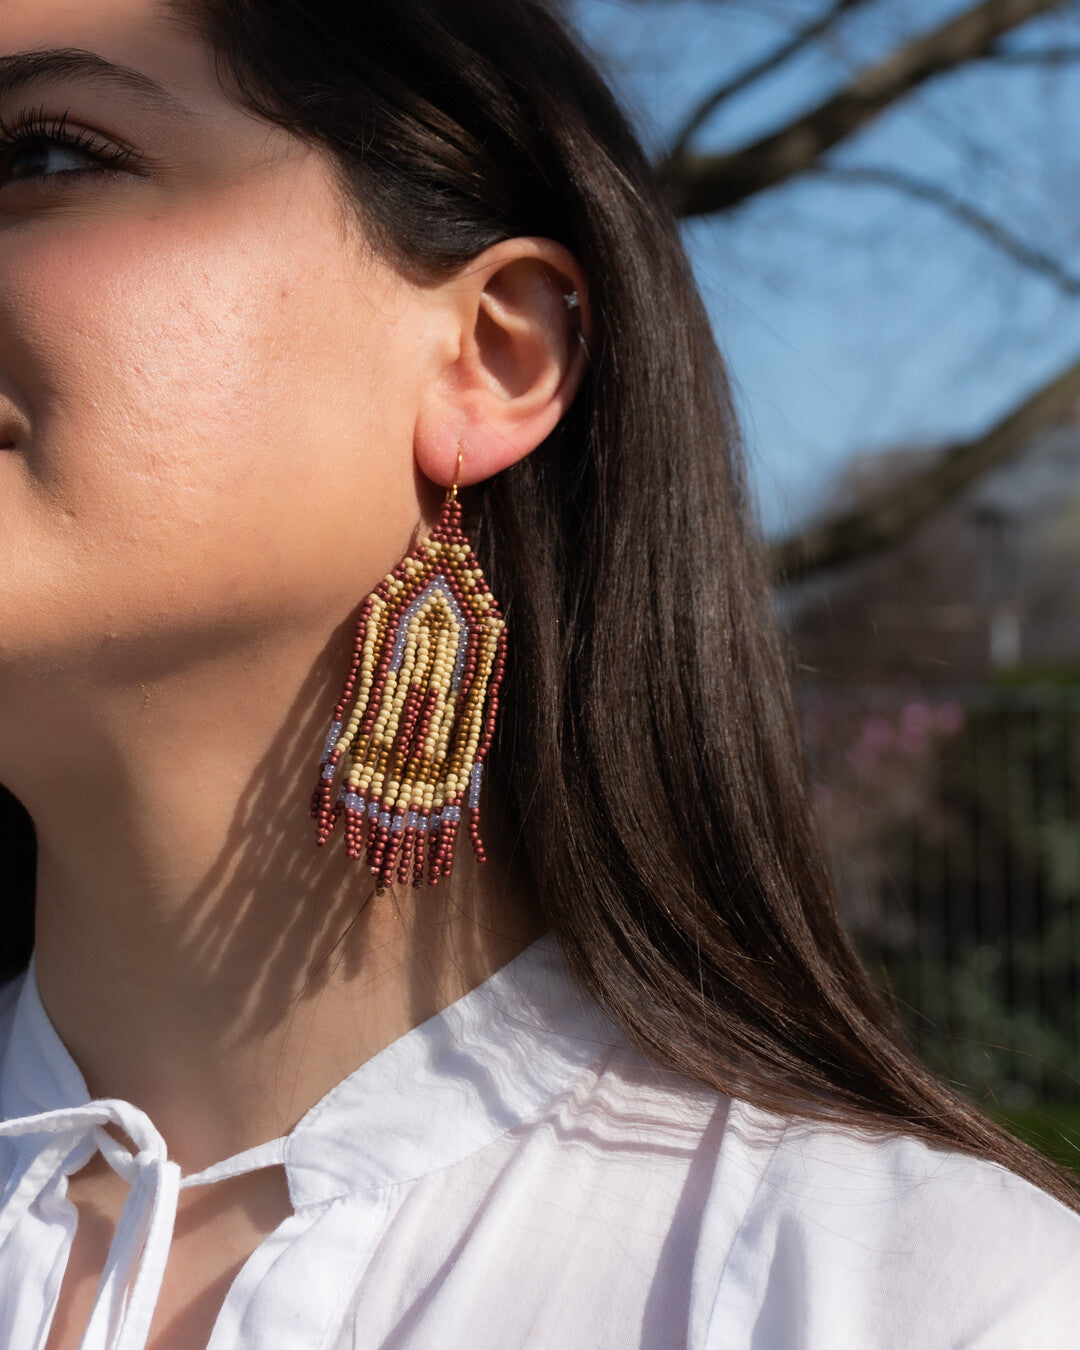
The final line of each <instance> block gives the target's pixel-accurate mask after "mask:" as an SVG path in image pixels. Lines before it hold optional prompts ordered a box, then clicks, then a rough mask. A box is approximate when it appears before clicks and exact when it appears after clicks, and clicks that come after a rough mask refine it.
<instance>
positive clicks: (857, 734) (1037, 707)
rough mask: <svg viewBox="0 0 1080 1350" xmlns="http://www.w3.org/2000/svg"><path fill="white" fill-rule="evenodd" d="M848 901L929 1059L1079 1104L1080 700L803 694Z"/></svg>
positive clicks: (874, 967) (809, 743)
mask: <svg viewBox="0 0 1080 1350" xmlns="http://www.w3.org/2000/svg"><path fill="white" fill-rule="evenodd" d="M800 704H801V713H802V720H803V732H804V738H805V743H806V747H807V751H808V754H809V757H810V764H811V771H812V776H813V780H814V794H815V802H816V806H817V810H818V815H819V818H820V821H821V825H822V829H823V831H824V835H825V839H826V843H827V846H828V848H829V851H830V855H831V860H832V865H833V872H834V876H835V879H836V884H837V892H838V898H839V902H840V905H841V908H842V910H843V911H844V913H845V916H846V918H847V921H848V924H849V927H850V928H851V930H852V931H853V933H854V935H855V938H856V941H857V942H858V944H859V946H860V948H861V950H862V952H863V954H864V956H865V958H866V961H867V963H868V965H869V967H870V968H871V971H872V972H873V973H874V974H875V975H876V976H877V978H878V979H879V980H880V981H881V982H882V983H883V984H885V985H886V986H887V987H889V988H890V989H891V990H892V991H893V992H894V994H895V995H896V996H897V998H898V999H899V1001H900V1006H901V1008H902V1009H903V1011H904V1015H905V1017H906V1020H907V1024H908V1028H909V1032H910V1034H911V1037H912V1039H913V1040H914V1041H915V1042H916V1044H917V1045H918V1047H919V1048H920V1050H921V1051H922V1053H923V1054H924V1055H925V1056H926V1057H927V1058H928V1059H929V1060H930V1061H931V1062H932V1063H934V1064H935V1065H936V1067H938V1068H939V1069H941V1070H942V1071H944V1072H945V1073H946V1074H947V1075H948V1076H949V1077H950V1078H952V1079H954V1080H955V1081H958V1082H960V1083H963V1084H964V1085H966V1086H967V1087H969V1088H971V1089H973V1090H975V1091H976V1092H978V1093H982V1092H986V1091H989V1092H992V1093H993V1094H994V1096H995V1097H996V1098H997V1100H998V1101H999V1102H1000V1103H1001V1104H1002V1105H1004V1106H1017V1107H1019V1106H1024V1105H1026V1104H1028V1103H1032V1102H1040V1103H1049V1102H1059V1103H1070V1104H1074V1105H1075V1104H1078V1103H1080V688H1052V687H1041V688H1035V687H1028V688H1022V689H1021V688H1017V689H997V688H994V689H951V690H935V691H933V692H932V693H928V692H926V691H922V692H913V691H905V690H898V689H865V688H862V689H847V690H843V691H837V690H830V691H827V692H826V691H822V690H821V689H813V688H805V689H803V690H801V691H800Z"/></svg>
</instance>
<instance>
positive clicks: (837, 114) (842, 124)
mask: <svg viewBox="0 0 1080 1350" xmlns="http://www.w3.org/2000/svg"><path fill="white" fill-rule="evenodd" d="M637 3H638V4H639V5H641V6H642V7H643V8H644V7H646V5H645V3H644V0H637ZM648 7H650V8H651V9H652V10H653V11H662V10H663V9H664V8H665V5H664V4H663V3H658V0H648ZM668 7H669V8H670V10H671V12H672V13H673V14H674V13H675V12H676V11H678V10H679V9H680V8H682V9H683V10H685V9H686V6H685V5H684V6H681V7H680V5H679V3H678V0H668ZM697 8H698V10H701V9H702V8H703V6H701V5H699V6H697ZM704 8H706V9H707V8H715V10H716V11H717V12H718V13H719V14H721V15H723V14H724V13H725V12H726V13H727V14H729V15H730V16H732V17H735V16H737V15H740V14H741V15H742V16H743V17H745V14H746V12H747V10H748V6H747V4H746V3H745V0H711V5H707V6H704ZM749 8H750V9H752V10H753V11H754V12H755V13H757V12H762V13H764V12H765V11H768V14H769V16H770V18H771V19H772V20H773V22H774V23H778V24H780V25H782V26H783V27H785V28H786V30H787V32H786V35H785V36H783V37H782V38H781V39H780V40H779V41H778V42H776V43H775V44H774V45H771V46H768V47H766V48H765V49H764V50H762V51H759V52H757V53H756V54H754V55H753V56H752V58H751V59H750V60H749V61H747V62H746V64H745V65H743V66H742V67H741V68H738V69H736V70H735V72H734V73H729V74H727V75H726V76H725V77H724V78H722V79H720V80H719V81H718V82H717V83H716V85H715V87H713V88H710V89H709V90H708V91H707V92H706V93H705V94H704V95H703V96H702V97H700V98H698V100H697V101H696V103H695V104H694V105H693V106H692V108H691V109H690V111H689V112H688V113H687V114H685V115H684V116H683V117H682V120H681V122H680V124H679V125H677V127H676V129H675V131H674V134H670V135H669V136H668V138H667V144H666V145H665V146H664V147H663V148H662V149H661V150H660V153H659V154H658V156H657V164H658V168H659V171H660V173H661V175H662V177H663V180H664V182H665V183H666V185H667V188H668V191H669V194H670V197H671V201H672V203H673V205H674V207H675V209H676V211H677V213H678V214H679V215H680V216H681V217H682V218H684V219H686V220H691V219H693V218H697V217H703V216H713V217H715V216H718V215H723V214H733V213H735V212H737V211H739V210H740V208H742V207H744V205H745V204H746V203H747V202H749V201H751V200H752V199H754V198H757V197H759V196H761V195H762V194H765V193H775V192H777V191H778V190H784V189H786V188H790V187H791V186H793V185H794V184H795V183H796V182H806V181H808V180H809V179H811V178H814V179H817V180H822V181H827V182H829V183H830V184H835V185H837V186H850V187H860V186H861V187H876V188H878V189H884V190H887V191H891V192H894V193H897V194H901V195H902V196H904V197H905V198H907V199H909V200H916V201H918V202H921V203H923V204H925V205H926V206H928V207H930V208H932V209H934V210H936V211H938V212H940V213H942V214H943V216H944V217H946V218H947V219H948V220H949V221H950V222H951V223H952V224H953V225H954V226H959V227H960V228H961V229H963V230H966V231H969V232H972V233H973V234H974V235H977V236H978V238H979V240H980V241H981V242H982V244H983V245H985V246H989V247H991V248H992V249H994V250H995V251H996V252H997V253H998V254H999V255H1000V257H1001V258H1002V260H1003V261H1004V262H1005V263H1006V264H1007V265H1008V266H1010V267H1012V268H1017V269H1020V270H1021V271H1023V272H1024V273H1028V274H1031V275H1033V276H1037V277H1039V278H1040V279H1042V280H1043V281H1045V282H1048V283H1050V284H1051V285H1052V286H1053V287H1054V288H1055V289H1056V290H1057V291H1058V292H1059V293H1060V294H1062V295H1065V296H1068V297H1075V296H1077V295H1080V269H1078V270H1077V271H1076V272H1074V271H1073V270H1072V268H1071V267H1070V265H1069V261H1068V258H1067V257H1066V256H1064V255H1065V254H1066V253H1067V250H1066V249H1062V250H1061V251H1060V254H1059V253H1058V252H1055V250H1054V249H1053V248H1052V247H1050V245H1049V244H1048V242H1047V240H1046V238H1045V233H1046V231H1044V230H1043V229H1035V230H1028V231H1024V230H1022V229H1020V228H1018V227H1017V225H1016V224H1015V223H1014V222H1013V221H1012V220H1009V219H1005V218H1003V216H1001V215H997V214H995V213H994V212H993V210H991V209H990V208H988V207H986V206H984V205H982V204H980V203H979V202H977V201H974V200H971V199H970V195H967V196H966V195H963V194H962V193H961V192H960V191H959V190H958V188H957V187H956V186H955V185H954V184H953V183H951V182H947V181H942V178H941V176H940V175H931V174H929V173H926V172H923V170H922V167H921V164H920V148H919V146H918V144H917V143H916V142H914V141H913V142H912V144H911V147H910V152H909V154H908V160H909V162H906V163H905V162H903V159H902V156H901V159H900V162H897V158H896V157H895V156H893V157H891V158H890V160H889V162H883V163H872V162H867V161H866V160H865V158H864V157H856V158H855V159H853V157H852V156H851V155H849V154H846V153H845V154H838V153H837V151H842V150H845V149H846V147H847V144H848V143H849V142H851V141H852V140H853V139H855V138H857V137H858V135H859V133H861V132H863V131H865V129H866V128H867V127H869V126H870V125H871V124H872V123H873V122H875V120H876V119H879V118H881V117H882V115H883V114H885V113H887V112H890V111H893V110H895V109H897V108H898V107H900V106H902V105H904V104H909V103H911V102H912V101H913V100H916V99H917V98H918V97H920V96H921V94H922V93H923V91H924V90H925V89H926V88H927V86H929V85H931V84H933V85H934V86H935V87H937V86H939V85H941V84H942V83H944V82H947V81H949V80H954V81H955V80H957V79H959V78H961V77H962V75H963V73H964V72H966V71H971V70H974V69H981V70H983V71H987V70H989V71H991V72H994V71H995V70H996V71H1000V72H1002V75H1004V72H1005V71H1007V70H1010V69H1016V68H1019V67H1024V66H1026V67H1031V66H1044V67H1046V68H1048V69H1049V68H1061V67H1063V66H1066V65H1072V64H1076V65H1080V0H980V3H974V4H973V3H965V4H961V5H960V6H959V7H957V6H956V5H955V4H954V5H951V6H950V5H943V4H939V5H937V7H936V9H937V21H936V22H932V23H931V24H930V25H929V26H926V27H924V28H923V29H922V30H921V31H917V32H914V33H912V32H911V31H910V26H911V25H910V22H909V23H907V24H906V25H905V24H904V23H903V22H897V23H895V25H894V26H895V29H896V32H897V34H898V36H897V37H896V40H895V41H894V43H893V45H892V46H891V47H889V49H888V50H886V51H884V53H883V54H878V55H877V56H876V58H875V59H872V60H870V61H869V62H868V63H865V64H862V65H860V66H858V67H857V68H855V69H854V70H853V72H852V73H851V75H850V78H848V79H847V80H846V81H845V82H842V83H841V84H840V86H839V87H838V88H835V89H833V90H831V91H829V92H827V93H826V94H825V96H824V97H821V98H818V99H816V100H813V101H811V103H810V105H809V106H805V107H801V108H798V109H797V111H795V112H794V113H793V114H792V115H790V116H789V117H787V119H786V120H784V121H783V122H782V124H781V125H779V126H774V127H772V128H771V129H769V130H768V131H767V132H766V133H765V134H762V135H752V136H751V137H750V138H749V139H748V140H746V141H745V142H744V143H741V144H738V145H736V147H735V148H733V149H725V150H723V151H719V152H717V151H712V150H709V149H707V148H702V142H703V141H704V140H706V139H707V133H708V132H709V131H710V128H711V127H712V126H714V125H715V123H716V120H717V118H718V117H720V116H722V115H723V114H724V113H725V112H726V111H727V110H728V109H729V108H730V106H731V105H732V104H734V103H736V102H737V101H738V100H740V99H744V100H745V99H747V98H752V96H753V94H754V92H755V90H757V89H762V90H764V89H766V88H770V89H771V88H773V87H774V84H770V82H775V80H776V79H777V77H778V75H780V76H782V74H783V71H784V70H785V68H788V67H795V66H796V64H797V63H798V62H799V61H800V60H805V59H806V57H807V55H808V54H809V53H811V52H812V51H813V50H814V49H815V48H818V47H820V46H822V45H823V44H828V43H830V42H835V41H836V39H837V37H838V35H839V34H842V33H843V31H844V29H845V25H848V24H850V23H851V22H852V20H853V19H859V18H864V19H865V18H866V16H868V15H871V16H875V15H876V16H877V17H878V18H880V17H881V16H882V15H886V16H888V17H890V18H891V19H893V20H903V19H904V18H909V17H910V16H909V15H906V14H905V13H904V11H906V10H907V9H908V6H907V5H905V4H900V3H899V0H885V3H884V4H883V3H882V0H810V2H809V3H808V0H768V3H758V4H756V5H752V6H750V7H749ZM918 8H919V7H912V12H914V11H915V10H917V9H918ZM922 8H923V9H924V10H925V8H926V7H925V6H923V7H922ZM942 11H946V12H942ZM1051 13H1052V14H1054V15H1055V16H1056V17H1057V18H1058V19H1059V20H1060V22H1059V24H1058V27H1057V29H1056V36H1055V40H1054V41H1052V42H1047V41H1045V40H1042V41H1041V42H1038V43H1036V44H1035V45H1032V43H1031V41H1030V40H1028V38H1029V34H1028V33H1025V32H1024V31H1022V30H1025V28H1028V29H1029V30H1030V26H1031V25H1032V23H1033V21H1036V20H1038V19H1039V18H1040V17H1042V16H1046V15H1049V14H1051ZM1073 29H1075V37H1073V36H1072V32H1073ZM719 31H720V32H723V31H724V30H723V25H721V26H720V29H719ZM1036 36H1037V37H1038V36H1040V35H1039V34H1036ZM1042 36H1043V37H1044V38H1045V34H1043V35H1042ZM1018 38H1019V42H1018V40H1017V39H1018ZM988 97H989V98H993V93H992V92H990V93H988ZM960 115H961V116H963V109H961V114H960ZM982 132H983V128H981V127H980V126H978V125H974V124H972V123H971V119H970V118H968V121H967V124H965V125H964V126H963V137H962V144H963V151H964V153H965V154H966V155H967V158H968V159H969V160H970V161H971V162H978V161H980V160H981V159H982V160H985V161H986V162H994V160H995V156H996V153H997V147H996V146H995V145H994V144H993V128H992V127H990V128H987V129H986V139H985V140H984V139H981V133H982ZM998 167H1000V165H998ZM1078 397H1080V361H1070V362H1069V363H1068V364H1067V365H1066V366H1065V367H1064V368H1063V369H1059V370H1058V371H1057V372H1056V374H1055V375H1054V376H1053V378H1051V379H1050V380H1049V381H1047V382H1046V383H1045V384H1043V385H1042V386H1041V387H1039V388H1036V389H1035V390H1034V391H1029V392H1028V393H1027V394H1026V396H1025V397H1024V398H1023V399H1022V401H1021V402H1020V403H1019V404H1018V405H1016V406H1014V407H1013V408H1012V409H1010V410H1008V412H1007V413H1006V414H1005V415H1004V416H1001V417H999V418H998V419H997V421H996V423H995V424H994V425H993V426H992V427H991V428H990V429H989V430H988V431H984V432H983V433H981V434H979V435H976V436H969V437H964V438H962V439H958V440H956V441H954V442H952V443H948V444H945V445H944V446H943V447H942V448H941V451H940V453H939V454H937V455H936V456H934V457H932V458H931V459H930V460H929V461H928V462H924V463H920V465H919V466H918V467H917V468H916V469H914V470H913V471H912V472H911V474H910V475H909V476H907V477H905V478H903V479H901V480H899V481H894V482H891V483H890V484H889V486H888V488H887V489H885V490H883V492H882V493H881V494H880V495H879V496H877V497H875V498H871V499H869V500H865V501H863V502H860V503H859V504H858V505H857V506H854V507H851V508H849V509H847V510H844V511H841V512H838V513H836V514H833V515H830V516H827V517H826V518H825V519H822V520H819V521H817V522H815V523H814V524H812V525H811V526H809V527H804V528H800V529H799V530H798V531H797V532H796V533H795V534H793V535H791V536H790V537H788V538H785V539H783V540H781V541H779V542H778V543H776V544H775V546H774V548H773V554H772V557H773V563H774V568H775V574H776V576H777V579H778V580H784V581H787V580H794V579H798V578H801V577H804V576H806V575H808V574H810V573H813V572H817V571H821V570H823V569H826V568H829V567H833V566H836V565H839V564H842V563H847V562H851V561H853V560H855V559H857V558H860V557H863V556H865V555H867V554H869V553H872V552H874V551H876V550H879V549H881V548H884V547H887V546H889V545H891V544H894V543H896V542H898V541H899V540H901V539H903V538H906V537H907V536H908V535H909V534H910V533H911V532H912V531H913V530H914V529H915V528H916V527H917V526H919V525H920V524H921V523H922V522H923V521H924V520H926V519H927V518H928V517H929V516H931V515H932V514H933V513H934V512H936V511H937V510H938V509H940V508H941V507H942V506H943V505H944V504H945V503H947V502H949V501H951V500H952V499H953V498H955V497H956V496H957V495H958V494H959V493H960V492H961V491H963V490H964V489H965V488H967V487H968V486H969V485H970V484H971V483H973V482H974V481H975V480H976V479H978V478H979V477H980V476H981V475H983V474H984V473H986V472H987V471H988V470H990V469H993V468H995V467H997V466H998V465H1000V464H1002V463H1004V462H1005V461H1006V460H1008V459H1009V458H1010V457H1012V456H1015V455H1017V454H1018V453H1020V452H1021V451H1022V449H1023V448H1024V447H1025V446H1026V445H1031V444H1032V443H1033V442H1032V437H1031V433H1032V432H1033V431H1036V430H1038V429H1039V428H1040V427H1042V426H1045V425H1047V424H1049V423H1053V422H1056V421H1059V420H1061V419H1062V418H1063V417H1064V416H1065V415H1066V414H1067V413H1068V412H1069V410H1070V408H1071V407H1072V406H1073V405H1074V404H1075V402H1076V400H1077V399H1078Z"/></svg>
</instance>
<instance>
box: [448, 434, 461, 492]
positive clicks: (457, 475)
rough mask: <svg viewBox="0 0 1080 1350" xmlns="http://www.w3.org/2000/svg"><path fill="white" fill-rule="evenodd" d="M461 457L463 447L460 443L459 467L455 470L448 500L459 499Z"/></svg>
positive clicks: (458, 453) (458, 452) (458, 449)
mask: <svg viewBox="0 0 1080 1350" xmlns="http://www.w3.org/2000/svg"><path fill="white" fill-rule="evenodd" d="M461 457H462V449H461V446H460V445H459V446H458V448H457V468H456V469H455V470H454V481H453V483H451V485H450V496H449V497H448V498H447V500H448V501H455V500H456V499H457V488H458V479H459V478H460V477H461Z"/></svg>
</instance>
